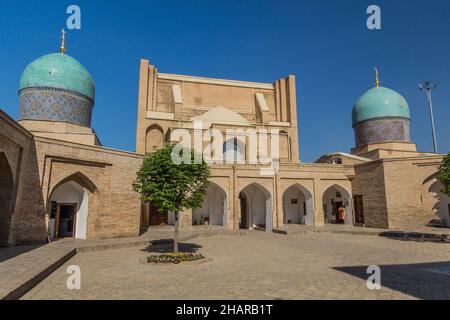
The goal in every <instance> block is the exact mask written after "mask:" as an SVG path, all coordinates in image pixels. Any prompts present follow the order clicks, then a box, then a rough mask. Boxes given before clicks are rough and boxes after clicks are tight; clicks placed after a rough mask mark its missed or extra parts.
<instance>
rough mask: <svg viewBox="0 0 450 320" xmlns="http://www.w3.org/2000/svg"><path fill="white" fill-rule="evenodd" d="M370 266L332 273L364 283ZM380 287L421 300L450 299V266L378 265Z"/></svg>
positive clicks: (434, 263)
mask: <svg viewBox="0 0 450 320" xmlns="http://www.w3.org/2000/svg"><path fill="white" fill-rule="evenodd" d="M368 267H369V266H356V267H335V268H333V269H335V270H338V271H341V272H344V273H347V274H350V275H352V276H354V277H358V278H360V279H362V280H365V281H366V280H367V279H368V278H369V277H370V276H371V275H372V274H373V273H370V274H369V273H368V272H367V268H368ZM379 267H380V269H381V286H382V288H383V287H384V288H390V289H392V290H395V291H399V292H402V293H404V294H408V295H410V296H413V297H416V298H418V299H424V300H448V299H450V262H447V261H446V262H432V263H418V264H399V265H380V266H379Z"/></svg>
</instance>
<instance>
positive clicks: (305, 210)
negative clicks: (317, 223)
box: [283, 184, 314, 226]
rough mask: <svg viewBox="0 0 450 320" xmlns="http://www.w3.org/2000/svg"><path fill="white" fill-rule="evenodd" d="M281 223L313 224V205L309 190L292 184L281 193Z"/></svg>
mask: <svg viewBox="0 0 450 320" xmlns="http://www.w3.org/2000/svg"><path fill="white" fill-rule="evenodd" d="M283 223H284V224H304V225H310V226H312V225H314V205H313V197H312V194H311V192H309V190H308V189H306V188H305V187H304V186H302V185H299V184H294V185H293V186H291V187H289V188H288V189H287V190H286V191H285V192H284V194H283Z"/></svg>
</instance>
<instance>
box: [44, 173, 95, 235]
mask: <svg viewBox="0 0 450 320" xmlns="http://www.w3.org/2000/svg"><path fill="white" fill-rule="evenodd" d="M97 192H98V190H97V188H96V187H95V185H94V184H93V183H92V181H90V180H89V179H88V178H87V177H86V176H85V175H83V174H82V173H80V172H78V173H76V174H74V175H71V176H70V177H68V178H66V179H64V180H62V181H61V182H60V183H58V184H57V185H56V186H55V187H54V188H53V191H52V192H51V194H50V197H49V210H48V212H49V215H50V217H49V225H48V230H49V235H50V238H51V239H54V238H74V239H87V232H88V217H89V208H93V207H95V206H94V204H93V203H90V202H95V198H94V197H92V195H94V194H96V193H97Z"/></svg>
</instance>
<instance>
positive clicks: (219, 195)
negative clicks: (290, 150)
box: [192, 182, 228, 227]
mask: <svg viewBox="0 0 450 320" xmlns="http://www.w3.org/2000/svg"><path fill="white" fill-rule="evenodd" d="M192 224H193V225H213V226H224V227H228V197H227V193H226V192H225V191H224V190H223V189H222V188H221V187H220V186H219V185H217V184H215V183H214V182H210V183H209V186H208V188H207V191H206V197H205V200H204V201H203V206H202V207H201V208H199V209H197V210H194V212H193V213H192Z"/></svg>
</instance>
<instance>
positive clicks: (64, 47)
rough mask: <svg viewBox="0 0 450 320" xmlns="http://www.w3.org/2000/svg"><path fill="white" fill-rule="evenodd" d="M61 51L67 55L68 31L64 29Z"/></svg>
mask: <svg viewBox="0 0 450 320" xmlns="http://www.w3.org/2000/svg"><path fill="white" fill-rule="evenodd" d="M59 51H60V52H61V53H62V54H64V53H66V31H65V30H64V29H62V37H61V48H59Z"/></svg>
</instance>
